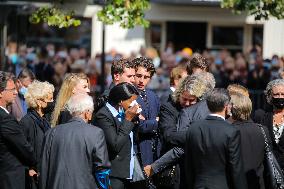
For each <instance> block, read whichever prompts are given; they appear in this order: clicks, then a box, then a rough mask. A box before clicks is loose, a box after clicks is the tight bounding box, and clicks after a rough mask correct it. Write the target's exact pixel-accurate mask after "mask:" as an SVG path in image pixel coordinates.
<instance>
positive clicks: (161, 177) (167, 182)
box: [154, 165, 177, 189]
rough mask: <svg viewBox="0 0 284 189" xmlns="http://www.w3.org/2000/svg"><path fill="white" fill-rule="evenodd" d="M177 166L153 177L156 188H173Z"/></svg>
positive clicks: (170, 167)
mask: <svg viewBox="0 0 284 189" xmlns="http://www.w3.org/2000/svg"><path fill="white" fill-rule="evenodd" d="M176 175H177V166H176V165H173V166H169V167H167V168H165V169H164V170H162V171H161V172H159V173H157V174H156V175H154V183H155V185H156V187H157V188H163V189H164V188H173V186H174V185H175V183H176Z"/></svg>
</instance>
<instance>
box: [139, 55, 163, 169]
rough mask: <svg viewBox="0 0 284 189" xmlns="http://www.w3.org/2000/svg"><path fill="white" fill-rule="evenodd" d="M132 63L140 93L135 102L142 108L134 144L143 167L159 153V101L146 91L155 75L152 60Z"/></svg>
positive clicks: (140, 60) (144, 59)
mask: <svg viewBox="0 0 284 189" xmlns="http://www.w3.org/2000/svg"><path fill="white" fill-rule="evenodd" d="M133 63H134V65H135V71H136V73H135V85H136V87H137V88H138V90H139V91H140V95H139V97H138V98H137V102H138V104H139V105H140V106H141V108H142V112H141V114H140V116H139V127H138V130H137V141H136V142H137V144H138V146H137V148H138V151H140V153H141V159H142V164H143V166H145V165H149V164H151V163H153V162H154V161H155V160H156V159H157V158H158V156H159V153H160V141H159V137H158V133H157V128H158V121H159V117H158V113H159V110H160V101H159V98H158V96H157V95H156V94H155V93H154V92H153V91H151V90H149V89H146V87H147V84H148V83H149V82H150V80H151V78H152V76H153V75H154V73H155V67H154V64H153V62H152V60H150V59H148V58H144V57H140V58H136V59H134V60H133Z"/></svg>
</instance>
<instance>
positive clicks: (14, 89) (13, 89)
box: [4, 88, 17, 91]
mask: <svg viewBox="0 0 284 189" xmlns="http://www.w3.org/2000/svg"><path fill="white" fill-rule="evenodd" d="M16 90H17V89H16V88H12V89H4V91H16Z"/></svg>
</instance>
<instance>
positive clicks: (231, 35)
mask: <svg viewBox="0 0 284 189" xmlns="http://www.w3.org/2000/svg"><path fill="white" fill-rule="evenodd" d="M212 31H213V43H212V45H213V47H227V48H229V49H230V48H232V49H238V48H242V45H243V37H244V36H243V35H244V30H243V27H233V26H213V30H212Z"/></svg>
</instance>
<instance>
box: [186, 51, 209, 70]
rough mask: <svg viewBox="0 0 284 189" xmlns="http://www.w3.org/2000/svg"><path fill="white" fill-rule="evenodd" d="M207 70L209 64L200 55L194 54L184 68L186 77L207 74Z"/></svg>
mask: <svg viewBox="0 0 284 189" xmlns="http://www.w3.org/2000/svg"><path fill="white" fill-rule="evenodd" d="M208 70H209V63H208V61H207V60H206V58H204V57H203V56H201V55H200V54H194V55H193V57H192V59H191V60H190V61H189V62H188V63H187V66H186V71H187V73H188V75H192V74H195V73H200V72H204V71H205V72H208Z"/></svg>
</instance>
